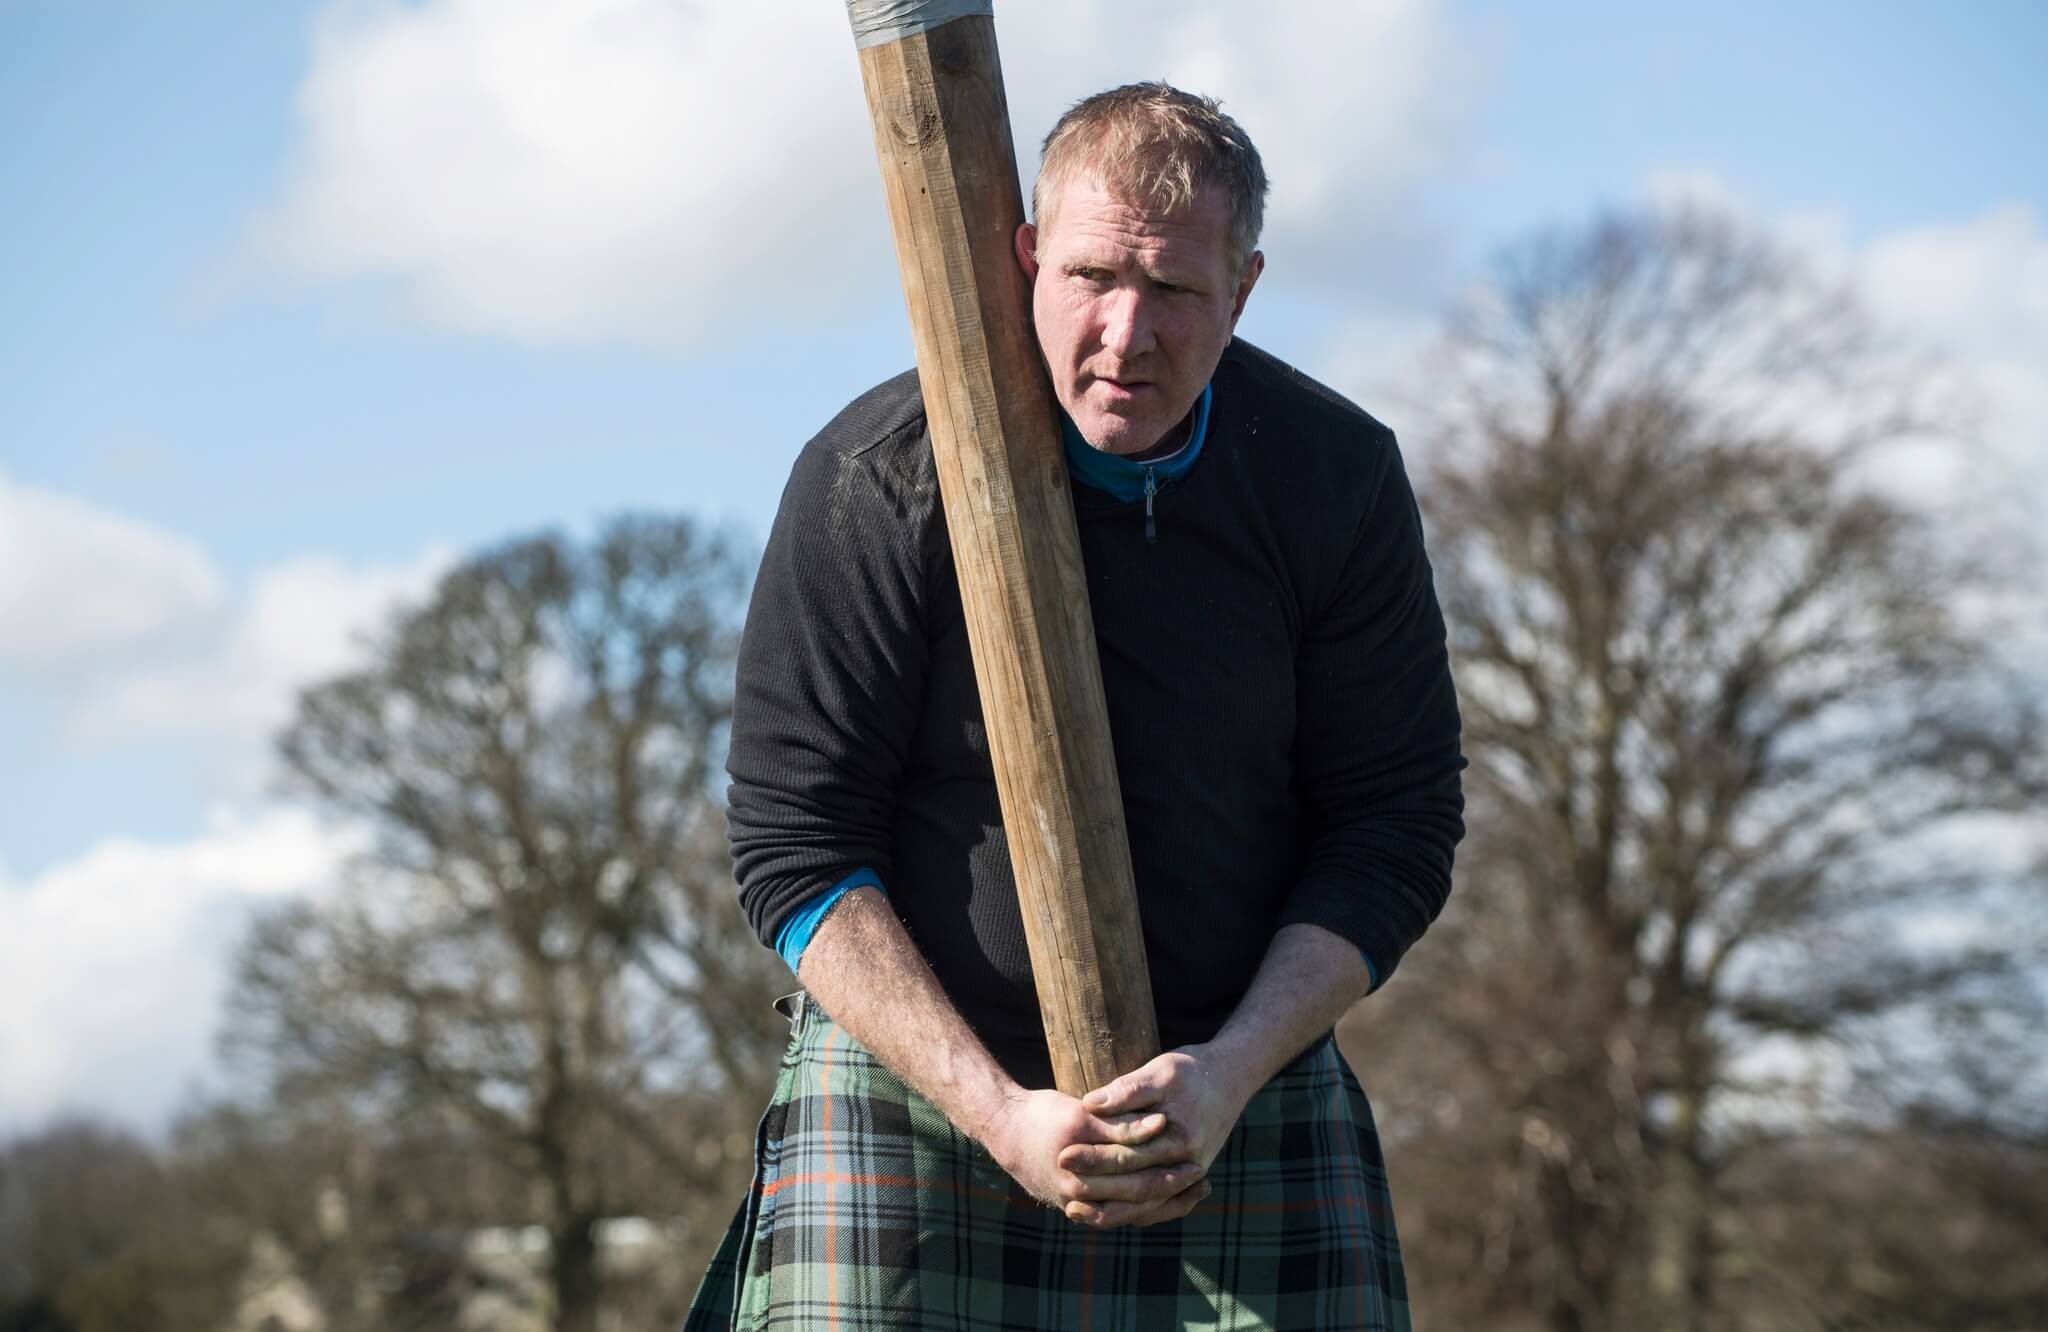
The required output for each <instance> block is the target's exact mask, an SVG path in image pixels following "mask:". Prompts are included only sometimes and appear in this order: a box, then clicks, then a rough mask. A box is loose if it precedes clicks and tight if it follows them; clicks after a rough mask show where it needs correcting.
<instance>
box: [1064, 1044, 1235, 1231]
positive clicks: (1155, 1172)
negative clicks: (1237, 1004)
mask: <svg viewBox="0 0 2048 1332" xmlns="http://www.w3.org/2000/svg"><path fill="white" fill-rule="evenodd" d="M1237 1073H1238V1071H1237V1070H1235V1069H1231V1068H1229V1067H1228V1066H1227V1064H1226V1063H1225V1061H1223V1060H1221V1059H1219V1058H1217V1057H1216V1056H1214V1055H1213V1054H1212V1052H1211V1051H1210V1048H1209V1047H1208V1046H1204V1045H1184V1046H1182V1047H1181V1048H1180V1049H1178V1050H1169V1051H1167V1052H1166V1053H1165V1054H1163V1055H1160V1056H1159V1057H1158V1058H1156V1059H1154V1060H1152V1061H1151V1062H1150V1063H1148V1064H1146V1065H1145V1066H1144V1067H1143V1068H1140V1069H1137V1070H1136V1071H1134V1072H1131V1073H1126V1074H1125V1075H1124V1076H1122V1077H1120V1078H1118V1079H1117V1080H1116V1081H1114V1082H1112V1083H1110V1084H1109V1085H1108V1086H1106V1087H1098V1088H1097V1089H1095V1090H1094V1091H1092V1092H1089V1093H1088V1095H1087V1096H1085V1097H1084V1098H1082V1100H1081V1101H1080V1102H1079V1104H1080V1105H1081V1107H1082V1108H1083V1109H1084V1110H1085V1111H1087V1112H1088V1113H1090V1114H1092V1115H1096V1116H1101V1117H1105V1118H1107V1119H1112V1120H1114V1119H1136V1118H1140V1117H1143V1122H1150V1121H1151V1119H1153V1118H1156V1117H1158V1116H1159V1115H1162V1114H1163V1115H1164V1116H1165V1120H1166V1127H1165V1130H1164V1131H1163V1132H1159V1133H1157V1134H1154V1135H1148V1136H1147V1139H1146V1140H1145V1141H1143V1142H1141V1143H1136V1144H1133V1143H1127V1142H1121V1141H1114V1142H1106V1143H1105V1142H1089V1141H1085V1140H1083V1141H1077V1142H1075V1143H1074V1144H1073V1145H1072V1146H1068V1147H1064V1148H1062V1149H1061V1151H1060V1153H1059V1157H1058V1165H1059V1166H1060V1168H1061V1169H1062V1170H1063V1171H1066V1172H1070V1173H1071V1175H1072V1176H1073V1177H1074V1178H1076V1179H1078V1180H1079V1181H1080V1189H1079V1191H1078V1192H1076V1193H1074V1194H1072V1195H1071V1201H1069V1202H1068V1203H1067V1204H1066V1208H1065V1210H1066V1214H1067V1216H1068V1218H1069V1219H1071V1220H1074V1221H1079V1222H1081V1223H1083V1224H1085V1225H1092V1226H1098V1227H1101V1228H1103V1229H1109V1228H1111V1227H1115V1226H1127V1225H1140V1226H1149V1225H1156V1224H1158V1223H1159V1222H1161V1221H1172V1220H1174V1219H1176V1218H1178V1217H1183V1216H1186V1215H1187V1214H1188V1213H1189V1212H1190V1211H1192V1210H1193V1209H1194V1206H1195V1204H1196V1203H1198V1202H1200V1201H1201V1200H1202V1199H1203V1198H1205V1197H1207V1196H1208V1194H1209V1184H1208V1179H1207V1176H1208V1173H1209V1166H1210V1165H1211V1164H1212V1163H1213V1162H1214V1161H1215V1160H1216V1154H1217V1153H1218V1152H1220V1151H1222V1150H1223V1143H1224V1141H1225V1140H1226V1139H1227V1138H1229V1137H1230V1131H1231V1129H1233V1128H1235V1127H1236V1125H1237V1120H1238V1116H1239V1115H1242V1114H1243V1113H1244V1107H1245V1104H1246V1103H1247V1102H1248V1101H1250V1100H1251V1091H1250V1090H1249V1089H1247V1088H1246V1086H1245V1083H1244V1080H1243V1079H1242V1078H1241V1077H1240V1076H1238V1075H1237ZM1189 1171H1192V1172H1193V1173H1192V1176H1191V1178H1192V1179H1193V1180H1194V1181H1196V1182H1195V1183H1193V1184H1190V1185H1187V1186H1185V1187H1183V1188H1181V1189H1179V1190H1177V1191H1175V1192H1173V1193H1166V1192H1163V1189H1164V1181H1165V1179H1167V1178H1171V1179H1172V1180H1173V1181H1175V1182H1178V1181H1180V1180H1181V1179H1183V1178H1188V1177H1189V1176H1188V1175H1187V1174H1186V1173H1185V1172H1189Z"/></svg>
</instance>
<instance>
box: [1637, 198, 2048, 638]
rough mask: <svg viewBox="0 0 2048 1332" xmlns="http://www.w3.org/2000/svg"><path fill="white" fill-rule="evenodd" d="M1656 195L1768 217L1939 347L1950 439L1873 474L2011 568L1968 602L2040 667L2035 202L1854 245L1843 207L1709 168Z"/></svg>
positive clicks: (1889, 321) (2039, 294)
mask: <svg viewBox="0 0 2048 1332" xmlns="http://www.w3.org/2000/svg"><path fill="white" fill-rule="evenodd" d="M1649 194H1650V197H1651V199H1652V201H1653V202H1657V203H1660V204H1671V203H1675V202H1680V201H1693V202H1701V203H1706V204H1710V205H1713V206H1715V207H1718V208H1720V209H1722V210H1724V211H1727V212H1731V213H1733V214H1735V215H1736V216H1738V217H1742V218H1745V219H1747V220H1748V221H1750V222H1751V223H1753V224H1756V225H1759V226H1762V227H1765V228H1767V229H1768V230H1769V231H1770V232H1771V234H1772V235H1774V236H1776V237H1777V238H1778V239H1779V240H1780V241H1781V242H1782V243H1784V244H1785V245H1787V246H1788V247H1789V248H1790V249H1792V250H1793V251H1794V252H1795V253H1797V254H1799V255H1801V256H1802V257H1804V258H1805V259H1806V260H1807V261H1808V262H1810V263H1812V264H1814V265H1815V267H1816V268H1817V269H1818V270H1819V271H1820V272H1821V273H1823V274H1824V275H1826V276H1828V277H1831V278H1834V279H1836V280H1839V281H1841V282H1844V283H1846V284H1847V285H1848V286H1849V287H1851V288H1852V289H1853V290H1854V291H1855V292H1856V293H1857V295H1858V296H1859V297H1860V298H1861V299H1862V300H1863V301H1864V302H1865V303H1866V304H1867V306H1868V307H1869V309H1870V311H1871V313H1872V314H1873V315H1874V316H1875V318H1876V319H1877V321H1878V322H1879V324H1880V325H1881V326H1882V327H1884V328H1885V329H1886V330H1888V331H1889V332H1891V333H1893V334H1895V335H1898V336H1902V337H1904V338H1906V339H1909V340H1910V341H1911V342H1912V343H1913V344H1914V345H1916V346H1919V347H1924V348H1926V349H1928V350H1930V351H1932V352H1933V353H1934V354H1935V355H1936V356H1937V357H1938V358H1939V364H1940V366H1941V367H1942V369H1941V371H1940V378H1939V380H1938V381H1937V382H1939V383H1941V384H1943V385H1946V386H1951V387H1953V388H1954V389H1956V390H1959V391H1958V392H1957V393H1955V394H1954V395H1953V401H1954V403H1955V404H1956V414H1955V418H1954V420H1953V421H1952V422H1950V423H1949V424H1950V425H1951V426H1952V428H1953V435H1954V437H1953V438H1946V439H1937V440H1929V441H1922V442H1920V443H1919V444H1917V445H1915V446H1914V447H1910V448H1907V449H1902V450H1898V451H1896V452H1894V453H1892V454H1890V455H1888V456H1887V457H1886V458H1885V459H1883V460H1882V461H1881V463H1880V468H1881V470H1880V473H1879V474H1878V475H1877V476H1876V477H1875V478H1874V479H1875V480H1876V482H1877V483H1878V484H1879V485H1880V486H1882V487H1884V488H1885V489H1886V490H1887V491H1889V492H1890V493H1891V494H1893V495H1895V496H1896V497H1898V498H1900V499H1902V500H1904V501H1906V502H1908V503H1911V504H1914V505H1917V506H1920V507H1922V508H1923V509H1925V510H1927V511H1928V512H1930V513H1932V514H1934V515H1935V516H1936V517H1937V519H1938V520H1939V521H1942V522H1944V523H1946V524H1949V525H1951V526H1952V527H1954V528H1955V529H1956V530H1959V531H1967V532H1968V533H1969V534H1970V535H1971V537H1972V538H1973V539H1974V540H1975V542H1976V543H1977V544H1978V546H1979V547H1981V548H1985V549H1989V550H1991V551H1994V552H1995V554H1996V557H1997V559H1998V560H1999V563H2000V565H2001V566H2002V570H2003V572H2005V573H2007V574H2010V575H2014V577H2013V580H2012V586H2011V587H2010V590H2009V593H2008V594H2007V595H2005V596H2000V597H1992V598H1989V599H1982V600H1973V601H1972V602H1971V603H1970V604H1969V605H1967V606H1965V607H1961V608H1959V609H1960V610H1962V611H1963V612H1964V613H1967V614H1969V615H1972V616H1974V617H1976V618H1977V619H1978V620H1979V621H1980V623H1981V626H1982V627H1985V628H1988V629H1989V630H1990V631H1991V637H1992V638H1993V639H1994V641H2001V642H2002V644H2003V646H2004V647H2005V648H2006V649H2007V654H2008V657H2009V659H2010V660H2012V661H2014V662H2017V663H2019V664H2021V665H2022V666H2023V667H2024V668H2026V669H2028V670H2037V669H2038V666H2039V663H2040V661H2041V660H2042V657H2043V654H2044V653H2048V617H2044V616H2043V615H2042V613H2041V606H2042V601H2041V595H2040V592H2039V590H2038V589H2039V588H2040V587H2041V586H2042V585H2043V584H2044V582H2048V374H2044V373H2043V370H2042V367H2044V366H2048V232H2044V230H2043V228H2042V224H2041V219H2040V218H2039V217H2038V216H2037V215H2036V214H2035V212H2034V210H2033V209H2032V208H2030V207H2027V206H2026V205H2024V204H2007V205H2004V206H2001V207H1997V208H1993V209H1991V210H1989V211H1987V212H1985V213H1983V214H1982V215H1980V216H1977V217H1973V218H1963V219H1958V220H1952V221H1943V222H1936V223H1931V224H1928V225H1924V226H1918V227H1911V228H1906V229H1903V230H1899V231H1894V232H1889V233H1885V234H1882V235H1878V236H1875V237H1872V238H1869V239H1868V240H1866V241H1864V242H1862V243H1860V244H1859V243H1857V242H1855V241H1853V240H1852V239H1851V238H1850V227H1849V224H1848V221H1847V219H1845V218H1844V217H1843V216H1842V215H1841V214H1839V213H1835V212H1830V211H1826V210H1819V209H1807V210H1795V211H1790V212H1784V213H1779V214H1766V213H1765V212H1763V210H1761V209H1759V208H1757V207H1756V206H1755V205H1754V204H1752V203H1751V202H1750V201H1749V200H1747V199H1745V198H1744V197H1742V196H1741V195H1740V194H1739V193H1737V192H1736V191H1734V190H1733V189H1731V188H1729V187H1728V186H1727V185H1726V184H1724V183H1723V182H1721V181H1720V180H1719V179H1717V178H1716V177H1714V176H1713V175H1712V174H1711V173H1708V172H1701V171H1665V172H1658V173H1656V174H1654V175H1653V176H1652V177H1651V181H1650V189H1649ZM2029 569H2031V570H2033V572H2032V573H2031V574H2029V573H2027V572H2026V571H2027V570H2029Z"/></svg>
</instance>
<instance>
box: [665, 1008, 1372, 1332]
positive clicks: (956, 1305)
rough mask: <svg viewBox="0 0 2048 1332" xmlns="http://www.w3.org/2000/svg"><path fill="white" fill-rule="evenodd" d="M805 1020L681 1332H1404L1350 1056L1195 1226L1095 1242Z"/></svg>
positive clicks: (1229, 1155)
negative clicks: (1046, 1331) (1161, 1331)
mask: <svg viewBox="0 0 2048 1332" xmlns="http://www.w3.org/2000/svg"><path fill="white" fill-rule="evenodd" d="M790 998H791V1000H792V1001H796V1002H792V1003H791V1004H790V1007H789V1009H786V1010H785V1011H788V1012H791V1013H792V1017H791V1033H792V1034H791V1040H790V1045H789V1049H788V1051H787V1053H786V1054H785V1055H784V1056H783V1062H782V1069H781V1073H780V1075H779V1077H778V1079H777V1082H776V1087H775V1096H774V1099H773V1100H772V1101H771V1102H770V1103H769V1106H768V1110H767V1113H766V1114H765V1115H764V1116H763V1117H762V1120H761V1127H760V1132H759V1135H758V1137H757V1140H756V1144H755V1147H756V1150H755V1161H754V1182H753V1187H752V1188H751V1189H750V1190H749V1191H748V1193H747V1197H746V1198H745V1200H744V1201H743V1202H742V1203H741V1205H740V1209H739V1214H738V1215H737V1216H735V1217H734V1218H733V1223H732V1226H731V1227H730V1228H729V1229H728V1230H727V1232H726V1235H725V1239H724V1241H723V1242H722V1243H721V1244H720V1246H719V1249H718V1253H717V1256H716V1257H714V1258H713V1259H712V1262H711V1267H710V1270H709V1271H708V1272H707V1273H706V1275H705V1277H704V1280H703V1284H702V1285H701V1286H700V1287H699V1289H698V1291H697V1296H696V1299H695V1301H694V1302H693V1303H692V1305H691V1309H690V1314H689V1317H688V1320H687V1321H686V1322H685V1323H684V1332H714V1329H715V1330H717V1332H724V1329H727V1328H733V1329H748V1330H750V1332H751V1330H752V1329H766V1328H813V1327H816V1328H825V1327H830V1328H837V1329H844V1332H869V1330H870V1329H884V1328H889V1329H895V1328H905V1329H907V1328H920V1329H938V1330H940V1332H1012V1330H1015V1332H1025V1330H1027V1329H1038V1328H1078V1329H1089V1332H1126V1330H1127V1329H1128V1330H1130V1332H1139V1330H1142V1329H1150V1328H1215V1329H1241V1328H1282V1329H1295V1328H1300V1329H1310V1328H1313V1329H1331V1328H1359V1329H1365V1328H1370V1329H1384V1330H1392V1329H1406V1328H1408V1326H1409V1321H1408V1292H1407V1283H1406V1281H1405V1279H1404V1277H1403V1275H1402V1269H1401V1251H1400V1245H1399V1242H1398V1240H1397V1239H1396V1237H1395V1233H1394V1215H1393V1209H1392V1201H1391V1199H1390V1197H1389V1195H1388V1192H1387V1176H1386V1169H1385V1165H1384V1163H1383V1162H1382V1160H1381V1156H1380V1147H1379V1137H1378V1134H1377V1133H1376V1132H1375V1130H1374V1128H1373V1122H1372V1111H1371V1109H1370V1108H1369V1107H1368V1106H1367V1104H1366V1099H1365V1093H1364V1092H1363V1091H1362V1090H1361V1089H1360V1088H1359V1085H1358V1080H1357V1078H1356V1077H1355V1076H1353V1074H1352V1072H1351V1069H1350V1067H1349V1066H1348V1065H1347V1064H1346V1063H1345V1062H1344V1058H1343V1056H1342V1055H1341V1054H1340V1053H1339V1052H1338V1050H1337V1046H1336V1043H1335V1042H1334V1041H1325V1042H1323V1043H1322V1044H1321V1045H1320V1046H1319V1047H1317V1048H1316V1049H1314V1050H1312V1051H1310V1052H1308V1053H1307V1054H1305V1055H1303V1056H1302V1057H1301V1058H1299V1059H1297V1060H1295V1062H1294V1063H1293V1064H1291V1065H1289V1066H1288V1067H1287V1068H1285V1069H1283V1070H1282V1071H1281V1072H1280V1073H1279V1074H1278V1075H1277V1076H1275V1077H1274V1078H1273V1080H1272V1081H1271V1082H1269V1083H1267V1084H1266V1085H1265V1086H1264V1087H1263V1088H1261V1089H1260V1090H1259V1092H1258V1093H1257V1094H1256V1095H1255V1096H1254V1097H1253V1098H1252V1100H1251V1103H1250V1105H1248V1106H1247V1107H1246V1108H1245V1113H1244V1117H1243V1118H1242V1119H1241V1120H1239V1122H1238V1124H1237V1127H1236V1128H1235V1129H1234V1130H1233V1131H1232V1133H1231V1135H1230V1138H1229V1139H1228V1141H1226V1142H1225V1144H1224V1146H1223V1149H1222V1151H1221V1152H1220V1153H1219V1154H1218V1155H1217V1157H1216V1160H1215V1162H1214V1164H1212V1165H1211V1167H1210V1170H1209V1180H1210V1183H1211V1184H1212V1185H1213V1186H1214V1191H1213V1192H1212V1193H1211V1194H1210V1195H1209V1197H1208V1198H1206V1199H1204V1200H1203V1201H1202V1202H1201V1203H1200V1204H1199V1205H1198V1206H1196V1208H1195V1210H1194V1211H1193V1212H1192V1213H1190V1214H1189V1215H1188V1216H1187V1217H1185V1218H1183V1219H1182V1220H1179V1221H1169V1222H1165V1223H1163V1224H1160V1225H1156V1226H1143V1227H1135V1228H1133V1227H1125V1228H1122V1229H1117V1230H1108V1231H1098V1230H1093V1229H1090V1228H1088V1227H1085V1226H1080V1225H1076V1224H1074V1223H1073V1222H1070V1221H1068V1220H1067V1219H1066V1218H1065V1217H1064V1216H1062V1215H1061V1214H1060V1213H1058V1212H1056V1211H1054V1210H1053V1209H1051V1208H1048V1207H1046V1206H1044V1205H1043V1204H1041V1203H1039V1202H1037V1201H1036V1200H1035V1199H1033V1198H1032V1197H1031V1196H1030V1195H1029V1194H1027V1193H1025V1192H1024V1191H1023V1189H1022V1188H1020V1187H1019V1186H1018V1185H1017V1183H1016V1182H1015V1181H1014V1180H1012V1179H1011V1178H1010V1177H1009V1176H1008V1175H1007V1174H1006V1173H1005V1172H1004V1171H1003V1169H1002V1168H1001V1167H1000V1166H998V1165H996V1163H995V1161H994V1160H993V1158H991V1157H990V1156H989V1154H988V1153H987V1151H986V1150H984V1149H983V1148H982V1147H981V1146H980V1144H978V1143H976V1142H974V1141H973V1140H972V1139H970V1138H968V1137H967V1136H966V1135H964V1134H962V1133H960V1132H959V1131H958V1130H957V1129H955V1128H954V1127H953V1126H952V1124H951V1123H949V1122H948V1121H947V1119H946V1117H945V1116H944V1115H942V1114H941V1113H940V1112H939V1111H938V1110H937V1109H936V1108H935V1107H934V1106H932V1104H931V1103H930V1102H928V1101H926V1100H925V1099H924V1098H923V1097H921V1096H919V1095H918V1094H917V1093H916V1092H913V1091H911V1090H910V1089H909V1088H908V1087H906V1086H905V1085H904V1084H903V1082H902V1081H901V1080H900V1079H898V1078H897V1077H896V1076H895V1075H894V1074H892V1073H891V1072H889V1070H888V1069H886V1068H884V1067H883V1066H882V1064H881V1062H880V1061H879V1060H877V1059H876V1058H875V1057H874V1056H873V1055H872V1054H870V1053H869V1052H868V1051H867V1050H866V1049H865V1048H864V1047H862V1046H861V1045H860V1044H858V1043H857V1042H856V1041H854V1039H853V1038H852V1037H851V1036H849V1035H847V1033H846V1032H845V1030H844V1029H843V1028H841V1027H840V1026H839V1024H838V1023H836V1022H834V1021H832V1019H831V1018H830V1017H828V1016H826V1014H825V1012H824V1010H823V1009H821V1008H819V1007H818V1006H817V1004H816V1003H815V1002H813V1001H812V1000H811V999H810V998H809V997H808V996H802V997H801V998H800V999H799V997H798V996H791V997H790Z"/></svg>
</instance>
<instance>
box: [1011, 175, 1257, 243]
mask: <svg viewBox="0 0 2048 1332" xmlns="http://www.w3.org/2000/svg"><path fill="white" fill-rule="evenodd" d="M1044 214H1045V215H1044V216H1043V217H1042V218H1040V219H1039V221H1040V226H1041V227H1044V228H1049V229H1050V232H1051V235H1052V236H1054V237H1059V238H1061V239H1063V240H1068V241H1070V242H1071V243H1073V244H1075V245H1077V246H1083V245H1086V244H1088V243H1089V242H1090V240H1091V239H1093V240H1096V241H1098V242H1100V243H1108V242H1109V241H1110V240H1111V239H1112V237H1115V238H1119V239H1132V240H1138V241H1140V242H1141V243H1146V244H1148V245H1174V246H1182V245H1187V244H1191V243H1192V244H1200V243H1206V242H1208V241H1212V240H1213V241H1216V242H1217V243H1219V244H1221V243H1223V242H1225V241H1226V240H1227V232H1228V231H1229V227H1230V211H1229V206H1228V204H1227V203H1226V201H1225V200H1224V198H1223V194H1222V191H1221V190H1218V189H1214V188H1209V189H1204V190H1202V191H1200V192H1198V193H1197V194H1196V195H1195V197H1194V198H1193V199H1192V200H1190V201H1188V202H1187V203H1186V204H1183V205H1182V206H1180V207H1178V208H1166V207H1162V206H1161V205H1160V204H1159V203H1158V202H1156V201H1155V200H1152V199H1148V198H1145V197H1142V196H1141V195H1140V194H1139V192H1137V191H1133V190H1125V189H1118V188H1116V187H1114V186H1111V185H1107V184H1105V183H1103V182H1102V181H1100V180H1090V179H1081V180H1076V181H1071V182H1068V183H1066V184H1064V185H1060V186H1057V187H1056V188H1055V189H1054V190H1053V191H1052V193H1050V194H1048V195H1047V196H1046V199H1045V201H1044ZM1044 239H1046V238H1045V237H1041V240H1044Z"/></svg>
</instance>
